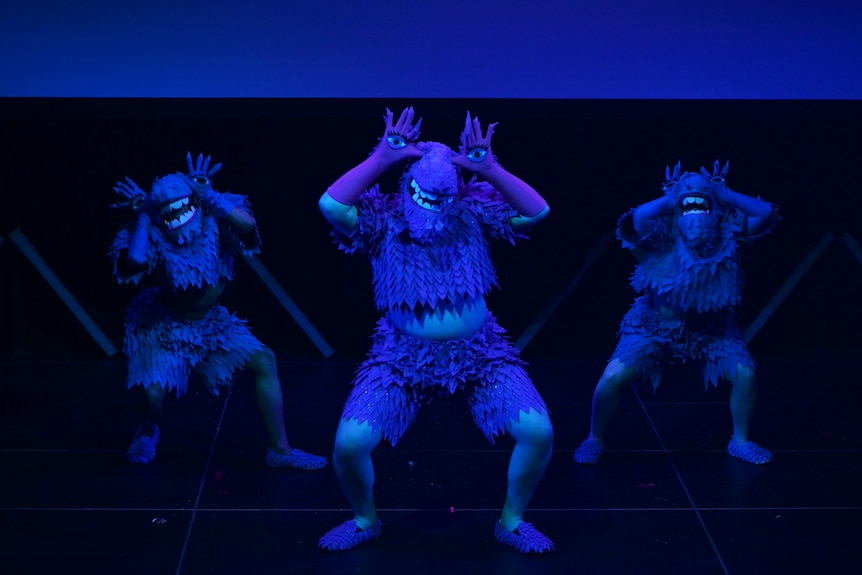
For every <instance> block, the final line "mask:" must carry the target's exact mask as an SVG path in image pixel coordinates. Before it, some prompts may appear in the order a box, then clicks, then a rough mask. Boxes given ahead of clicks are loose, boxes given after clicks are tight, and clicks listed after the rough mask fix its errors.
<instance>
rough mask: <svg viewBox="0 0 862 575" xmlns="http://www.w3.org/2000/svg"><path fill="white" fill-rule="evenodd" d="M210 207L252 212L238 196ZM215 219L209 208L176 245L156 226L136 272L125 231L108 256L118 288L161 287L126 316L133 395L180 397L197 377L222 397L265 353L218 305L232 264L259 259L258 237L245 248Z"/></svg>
mask: <svg viewBox="0 0 862 575" xmlns="http://www.w3.org/2000/svg"><path fill="white" fill-rule="evenodd" d="M212 199H215V200H217V201H218V202H219V203H218V207H220V208H221V211H226V212H229V210H230V208H231V207H234V206H238V207H242V208H244V209H246V210H250V206H249V204H248V202H247V200H246V199H245V198H244V197H243V196H240V195H237V194H225V193H222V194H217V196H216V197H214V198H212ZM212 199H211V200H212ZM217 211H219V210H217V209H216V207H214V206H213V204H212V202H205V203H204V204H203V206H202V207H201V209H200V212H201V213H200V214H199V217H201V218H202V222H201V227H200V229H199V230H196V233H194V234H191V233H182V234H180V235H178V236H177V235H175V236H173V237H171V236H169V235H168V234H170V233H171V232H166V231H164V230H163V229H161V228H160V227H158V226H152V227H151V228H150V231H149V244H148V248H147V258H146V262H145V264H144V265H143V266H140V267H138V268H134V269H132V268H129V267H128V265H127V263H125V257H126V254H127V252H128V249H129V245H130V241H131V238H132V236H133V235H134V229H133V228H131V227H130V228H125V229H123V230H121V231H120V232H119V233H118V234H117V236H116V238H115V239H114V243H113V245H112V247H111V250H110V254H109V255H110V257H111V258H112V260H113V262H114V275H115V276H116V277H117V280H118V281H119V282H121V283H134V284H138V283H139V282H141V280H142V279H143V278H144V277H145V276H148V275H149V276H152V278H153V279H154V280H155V283H156V286H153V287H146V288H144V289H143V290H142V291H141V293H139V294H138V295H137V296H136V297H135V298H134V300H133V301H132V304H131V305H130V307H129V310H128V312H127V315H126V323H125V338H124V343H123V349H124V352H125V353H126V354H127V355H128V357H129V375H128V381H127V384H128V387H133V386H136V385H141V386H144V387H147V386H149V385H151V384H154V383H155V384H158V385H161V386H163V387H165V388H166V389H168V390H176V393H177V395H182V394H183V393H185V392H186V391H187V389H188V379H189V376H190V375H191V374H192V373H195V374H197V375H198V376H200V377H201V378H202V379H203V381H204V383H205V384H206V385H207V388H208V389H209V390H210V391H211V392H212V393H214V394H218V388H219V387H220V386H224V385H228V384H229V383H230V381H231V378H232V376H233V374H234V373H235V371H236V370H238V369H240V368H241V367H243V366H244V365H245V364H246V363H247V362H248V360H249V358H250V357H251V356H252V355H253V354H254V353H255V352H257V351H260V350H262V349H263V344H262V343H261V342H260V341H258V339H257V338H256V337H255V336H254V335H252V333H251V331H250V329H249V328H248V327H247V326H246V322H245V321H244V320H242V319H239V318H237V317H236V316H235V315H234V314H232V313H230V312H229V311H228V310H227V309H226V308H224V307H223V306H222V305H220V304H218V298H219V296H220V295H221V293H222V291H223V290H224V287H225V284H226V283H227V282H228V281H230V280H232V279H233V277H234V262H235V258H236V257H237V256H238V255H241V254H243V253H246V254H251V253H255V252H256V251H257V246H258V245H259V240H258V237H257V230H256V229H255V230H254V231H253V232H251V233H253V234H254V235H255V238H254V241H252V242H249V244H247V243H246V242H245V241H243V239H242V238H241V237H240V236H238V235H237V234H236V233H235V232H234V231H233V230H232V229H231V228H230V226H228V225H227V224H226V223H224V222H223V221H222V220H220V219H219V218H217V217H216V213H217ZM249 245H251V246H253V247H249Z"/></svg>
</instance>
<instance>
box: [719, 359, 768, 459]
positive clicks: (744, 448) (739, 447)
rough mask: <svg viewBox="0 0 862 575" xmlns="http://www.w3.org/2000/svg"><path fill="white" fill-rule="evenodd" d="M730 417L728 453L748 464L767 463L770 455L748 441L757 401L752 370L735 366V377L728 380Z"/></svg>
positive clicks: (755, 381) (738, 365)
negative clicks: (731, 426)
mask: <svg viewBox="0 0 862 575" xmlns="http://www.w3.org/2000/svg"><path fill="white" fill-rule="evenodd" d="M730 383H731V384H732V385H733V389H732V390H731V392H730V415H731V416H732V417H733V437H732V438H731V439H730V443H729V445H728V452H729V453H730V454H731V455H733V456H734V457H738V458H740V459H742V460H744V461H747V462H749V463H768V462H770V461H772V460H773V455H772V453H771V452H770V451H769V450H767V449H765V448H763V447H761V446H759V445H757V444H756V443H754V442H753V441H750V440H749V439H748V432H749V425H750V423H751V415H752V414H753V413H754V405H755V402H756V399H757V379H756V378H755V375H754V370H753V369H751V368H750V367H747V366H744V365H742V364H737V366H736V374H735V377H732V378H730Z"/></svg>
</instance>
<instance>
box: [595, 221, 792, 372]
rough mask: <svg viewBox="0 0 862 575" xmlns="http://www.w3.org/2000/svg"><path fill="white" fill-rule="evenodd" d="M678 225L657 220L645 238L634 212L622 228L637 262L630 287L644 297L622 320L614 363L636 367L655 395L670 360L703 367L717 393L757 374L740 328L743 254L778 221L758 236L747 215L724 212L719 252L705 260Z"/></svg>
mask: <svg viewBox="0 0 862 575" xmlns="http://www.w3.org/2000/svg"><path fill="white" fill-rule="evenodd" d="M675 217H677V216H674V215H670V216H667V217H665V218H661V219H658V220H656V221H655V227H654V229H653V231H652V232H651V233H650V234H648V235H646V236H644V237H641V236H639V234H638V233H637V232H636V231H635V229H634V210H632V211H630V212H628V213H626V214H624V215H623V216H622V217H621V218H620V220H619V222H618V226H617V237H618V238H619V239H620V240H621V241H622V245H623V247H625V248H628V249H630V250H632V252H633V253H634V255H635V257H636V258H637V259H638V266H637V268H636V269H635V272H634V274H632V277H631V285H632V287H633V288H634V289H635V291H636V292H638V293H639V294H643V295H641V297H639V298H637V299H636V300H635V303H634V304H633V305H632V307H631V309H630V310H629V311H628V313H626V315H625V317H624V318H623V321H622V324H621V326H620V340H619V343H618V345H617V348H616V351H615V352H614V354H613V356H612V357H613V358H616V359H619V360H620V361H622V362H623V363H624V364H625V365H626V366H629V367H635V368H636V369H637V371H638V374H639V376H640V378H641V379H643V380H649V381H650V382H651V383H652V385H653V388H656V387H658V385H659V382H660V380H661V365H662V360H663V358H665V357H666V356H667V355H668V354H670V355H671V356H672V357H674V358H675V359H677V360H680V361H686V360H689V359H691V360H695V361H698V362H701V363H702V364H703V366H704V374H703V375H704V382H705V384H707V385H709V384H712V385H717V384H718V381H719V380H720V379H721V378H727V377H731V376H733V375H735V374H736V369H737V365H738V364H741V365H744V366H747V367H750V368H754V367H755V363H754V359H753V358H752V357H751V354H750V353H749V351H748V348H747V345H746V344H745V341H744V340H743V337H742V333H741V331H740V329H739V327H738V325H737V322H736V314H735V308H736V306H737V305H738V304H739V303H740V302H741V301H742V288H743V284H744V277H743V272H742V268H741V261H740V248H741V246H742V244H745V243H749V242H751V241H753V240H755V239H757V238H758V237H761V236H762V235H764V234H766V233H768V232H769V231H770V230H771V229H772V227H773V226H774V224H775V223H776V222H777V221H778V216H777V215H773V216H772V219H771V221H770V222H769V223H768V224H767V225H766V227H765V230H764V231H763V232H761V233H760V234H757V235H752V234H749V233H748V230H747V227H746V215H745V214H743V213H742V212H740V211H739V210H737V209H734V208H725V209H724V210H723V211H721V212H720V213H718V214H716V215H715V216H714V217H715V218H717V223H718V230H717V234H716V236H715V241H714V243H713V245H712V246H710V249H709V250H704V251H701V252H699V253H695V252H694V251H692V250H690V249H688V247H687V246H686V244H685V240H684V238H683V235H682V234H681V233H680V229H679V227H678V225H676V221H675ZM688 217H697V216H688Z"/></svg>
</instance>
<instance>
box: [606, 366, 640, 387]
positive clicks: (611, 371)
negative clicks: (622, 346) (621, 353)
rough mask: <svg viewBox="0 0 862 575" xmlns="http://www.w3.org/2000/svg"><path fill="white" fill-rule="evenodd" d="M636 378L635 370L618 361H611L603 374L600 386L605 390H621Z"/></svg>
mask: <svg viewBox="0 0 862 575" xmlns="http://www.w3.org/2000/svg"><path fill="white" fill-rule="evenodd" d="M634 377H635V370H634V368H632V367H628V366H626V364H624V363H623V362H621V361H620V360H618V359H613V360H611V361H610V362H609V363H608V365H607V366H606V367H605V370H604V371H603V372H602V376H601V378H600V379H599V385H600V386H601V387H603V388H610V389H619V388H621V387H622V386H624V385H626V384H627V383H629V382H630V381H631V380H632V379H634Z"/></svg>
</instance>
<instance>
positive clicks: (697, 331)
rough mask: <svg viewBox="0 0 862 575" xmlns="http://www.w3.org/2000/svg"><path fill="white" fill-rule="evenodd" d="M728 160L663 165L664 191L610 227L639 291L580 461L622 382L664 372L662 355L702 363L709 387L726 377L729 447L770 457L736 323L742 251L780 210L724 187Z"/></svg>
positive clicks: (655, 378)
mask: <svg viewBox="0 0 862 575" xmlns="http://www.w3.org/2000/svg"><path fill="white" fill-rule="evenodd" d="M727 171H728V165H727V164H726V165H725V166H724V168H721V167H720V164H719V163H718V162H716V163H715V166H714V168H713V172H712V173H710V172H709V171H707V170H706V169H705V168H702V169H701V171H700V172H699V173H693V172H684V173H680V164H677V165H676V166H675V168H674V170H673V172H671V171H670V169H669V168H668V170H667V172H666V181H665V184H664V186H663V191H664V196H663V197H662V198H659V199H658V200H654V201H653V202H650V203H648V204H644V205H643V206H641V207H638V208H635V209H633V210H630V211H629V212H627V213H626V214H624V215H623V216H622V217H621V218H620V220H619V222H618V225H617V237H618V238H619V239H620V240H621V242H622V245H623V247H625V248H627V249H630V250H632V252H633V253H634V255H635V257H636V259H637V261H638V265H637V268H636V269H635V272H634V274H633V275H632V278H631V285H632V287H633V288H634V289H635V291H636V292H637V293H638V294H640V295H639V297H638V298H637V299H635V302H634V304H633V305H632V307H631V309H630V310H629V311H628V313H626V315H625V317H624V318H623V320H622V324H621V326H620V332H619V336H620V339H619V342H618V344H617V348H616V350H615V351H614V353H613V355H612V357H611V362H610V363H609V366H608V368H606V370H605V373H603V375H602V379H601V380H600V381H599V384H598V386H597V387H596V391H595V393H594V395H593V421H592V426H591V432H590V437H588V438H587V439H586V440H585V441H584V443H583V444H581V447H580V448H579V449H578V451H577V452H576V453H575V459H576V460H577V461H578V462H580V463H595V462H596V461H598V458H599V457H600V455H601V454H602V452H603V451H604V445H603V443H602V440H601V436H602V435H603V433H604V428H605V426H606V424H607V421H608V419H609V417H610V411H611V410H612V409H613V405H614V403H615V401H616V399H615V394H617V393H618V389H619V387H620V386H621V385H623V384H624V383H628V381H629V380H631V379H633V378H637V379H639V380H642V381H650V382H651V383H652V386H653V389H655V388H657V387H658V385H659V382H660V379H661V369H662V365H663V363H664V361H665V360H666V359H668V358H669V357H670V358H674V359H677V360H680V361H688V360H693V361H696V362H698V363H699V364H700V365H702V366H703V376H704V382H705V384H706V385H710V384H711V385H714V386H717V385H718V383H719V381H720V380H722V379H726V380H728V381H730V382H731V384H733V386H734V387H733V391H732V399H731V406H732V415H733V416H734V436H733V438H732V439H731V442H730V444H729V446H728V450H729V451H730V453H731V454H732V455H734V456H736V457H740V458H741V459H744V460H746V461H749V462H752V463H765V462H767V461H770V460H771V459H772V454H771V453H769V452H768V451H767V450H766V449H764V448H762V447H760V446H758V445H757V444H755V443H754V442H751V441H748V439H747V434H748V433H747V432H748V423H749V418H750V415H751V409H752V408H753V403H754V394H755V387H756V386H755V382H754V370H755V362H754V359H753V358H752V357H751V354H750V353H749V351H748V346H747V345H746V343H745V340H744V339H743V336H742V332H741V330H740V329H739V327H738V324H737V321H736V307H737V306H738V304H739V303H740V302H741V301H742V288H743V279H744V278H743V273H742V268H741V259H740V258H741V248H742V246H743V245H745V244H747V243H750V242H752V241H753V240H755V239H757V238H759V237H761V236H762V235H764V234H766V233H768V232H769V231H770V230H771V229H772V228H773V226H774V225H775V223H776V222H777V221H778V219H779V218H778V216H777V214H776V211H775V209H774V207H773V206H772V205H771V204H769V203H768V202H764V201H762V200H760V199H757V198H750V197H748V196H743V195H742V194H738V193H736V192H734V191H732V190H730V189H729V188H728V187H727V184H726V181H725V176H726V175H727Z"/></svg>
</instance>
